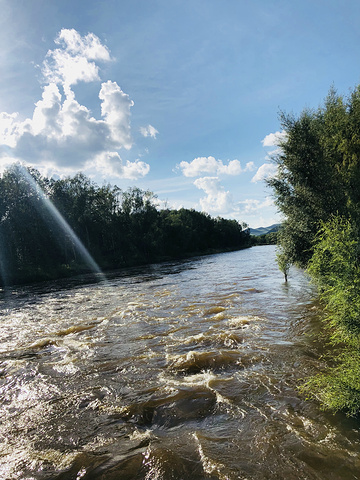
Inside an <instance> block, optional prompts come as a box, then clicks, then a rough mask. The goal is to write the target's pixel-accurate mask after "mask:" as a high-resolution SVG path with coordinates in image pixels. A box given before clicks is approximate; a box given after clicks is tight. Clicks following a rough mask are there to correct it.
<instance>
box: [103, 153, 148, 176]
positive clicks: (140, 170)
mask: <svg viewBox="0 0 360 480" xmlns="http://www.w3.org/2000/svg"><path fill="white" fill-rule="evenodd" d="M94 164H95V167H96V169H97V170H98V171H100V172H101V173H102V174H103V175H111V176H114V177H120V178H127V179H130V180H136V179H137V178H141V177H145V175H147V174H148V173H149V171H150V166H149V165H148V164H147V163H145V162H141V161H140V160H136V161H135V162H129V161H128V160H126V162H124V161H123V160H122V158H121V157H120V155H119V154H118V153H117V152H106V153H102V154H100V155H98V157H97V158H96V159H95V161H94Z"/></svg>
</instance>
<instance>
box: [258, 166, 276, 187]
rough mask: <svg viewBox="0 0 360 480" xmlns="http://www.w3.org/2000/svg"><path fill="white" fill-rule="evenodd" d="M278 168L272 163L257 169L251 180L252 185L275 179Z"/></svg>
mask: <svg viewBox="0 0 360 480" xmlns="http://www.w3.org/2000/svg"><path fill="white" fill-rule="evenodd" d="M277 170H278V167H277V165H275V164H274V163H264V164H262V165H261V167H259V168H258V170H257V172H256V173H255V175H254V176H253V178H252V179H251V181H252V182H253V183H256V182H261V181H262V180H265V179H267V178H272V177H275V176H276V174H277Z"/></svg>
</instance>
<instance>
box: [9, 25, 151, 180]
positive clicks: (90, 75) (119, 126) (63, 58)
mask: <svg viewBox="0 0 360 480" xmlns="http://www.w3.org/2000/svg"><path fill="white" fill-rule="evenodd" d="M55 42H56V43H57V44H58V45H59V46H60V48H57V49H55V50H53V51H51V50H50V51H49V52H48V54H47V57H46V59H45V61H44V64H43V74H44V78H45V79H46V80H47V82H48V83H47V84H46V85H45V86H44V88H43V93H42V98H41V99H40V100H39V101H38V102H36V103H35V108H34V111H33V115H32V118H27V119H26V120H23V121H21V120H20V119H19V115H18V114H17V113H12V114H9V113H6V112H2V113H0V158H4V157H6V158H7V159H8V158H9V157H12V158H13V159H14V160H21V161H25V162H27V163H30V164H31V165H34V166H35V167H37V168H40V169H42V168H43V169H46V168H52V169H54V170H57V171H59V172H60V171H61V170H64V171H69V169H72V170H73V171H74V170H75V171H76V170H79V169H86V168H87V167H88V166H89V165H97V166H98V168H99V169H100V170H101V171H102V172H103V171H104V168H103V167H102V165H103V163H102V162H99V161H98V159H99V158H106V159H107V161H106V162H105V165H106V169H107V170H108V171H111V172H113V173H114V175H115V174H116V175H117V176H123V177H124V178H132V179H135V178H139V177H142V176H144V175H146V174H147V173H148V171H149V168H150V167H149V165H147V164H146V163H144V162H139V161H135V162H129V161H126V162H123V161H122V160H121V159H120V155H119V154H118V153H117V151H118V150H120V149H123V148H124V149H127V150H129V149H130V148H131V146H132V137H131V125H130V117H131V107H132V106H133V105H134V103H133V101H132V100H131V99H130V98H129V96H128V95H127V94H126V93H124V92H123V91H122V90H121V88H120V87H119V85H118V84H117V83H116V82H112V81H110V80H109V81H107V82H103V83H102V84H101V88H100V92H99V99H100V103H101V105H100V106H101V118H100V119H96V118H94V117H93V116H92V114H91V112H90V110H89V109H88V108H87V107H86V106H84V105H81V104H80V103H79V102H78V101H77V100H76V98H75V93H74V92H73V91H72V89H71V85H74V84H75V83H78V82H80V81H84V82H89V81H94V80H99V68H98V66H97V65H96V63H95V60H96V61H98V60H101V61H109V60H110V54H109V51H108V49H107V48H106V47H105V46H104V45H102V44H101V42H100V40H99V39H98V37H96V36H95V35H94V34H91V33H90V34H88V35H86V36H84V37H82V36H81V35H80V34H79V33H78V32H76V31H75V30H66V29H64V30H61V32H60V34H59V36H58V37H57V39H56V40H55ZM114 152H115V153H114ZM111 161H113V162H114V165H113V168H111V166H110V163H109V162H111Z"/></svg>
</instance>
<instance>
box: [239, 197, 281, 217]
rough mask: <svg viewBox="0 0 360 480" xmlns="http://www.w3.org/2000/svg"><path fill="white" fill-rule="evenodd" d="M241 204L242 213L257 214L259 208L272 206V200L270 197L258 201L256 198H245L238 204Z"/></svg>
mask: <svg viewBox="0 0 360 480" xmlns="http://www.w3.org/2000/svg"><path fill="white" fill-rule="evenodd" d="M239 205H240V206H241V210H242V213H244V214H246V215H249V214H258V213H259V212H260V211H261V210H263V209H265V208H267V207H272V206H273V205H274V201H273V199H272V198H271V197H266V198H265V199H264V200H262V201H260V200H257V199H246V200H244V201H242V202H240V204H239Z"/></svg>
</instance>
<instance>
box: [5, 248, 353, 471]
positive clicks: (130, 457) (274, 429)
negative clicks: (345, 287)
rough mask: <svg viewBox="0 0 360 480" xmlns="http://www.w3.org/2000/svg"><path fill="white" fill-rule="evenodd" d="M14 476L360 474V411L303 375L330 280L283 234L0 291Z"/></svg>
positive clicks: (312, 362) (313, 357) (310, 367)
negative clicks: (341, 407) (290, 258)
mask: <svg viewBox="0 0 360 480" xmlns="http://www.w3.org/2000/svg"><path fill="white" fill-rule="evenodd" d="M0 309H1V310H0V313H1V317H2V319H1V324H0V338H1V343H0V387H1V396H0V402H1V403H0V409H1V417H0V419H1V420H0V422H1V424H0V437H1V442H0V478H1V479H3V480H10V479H16V480H17V479H27V480H30V479H36V480H45V479H46V480H50V479H51V480H55V479H56V480H80V479H84V480H89V479H91V480H93V479H100V480H115V479H116V480H125V479H129V480H130V479H131V480H155V479H156V480H170V479H174V480H175V479H176V480H179V479H185V480H186V479H189V480H200V479H204V480H205V479H207V480H209V479H210V480H211V479H221V480H225V479H228V480H233V479H243V480H265V479H274V480H275V479H276V480H279V479H280V480H281V479H286V480H292V479H294V480H302V479H334V480H335V479H336V480H339V479H340V480H341V479H358V478H360V457H359V452H360V442H359V423H357V422H356V421H355V420H351V419H348V418H346V417H345V416H344V415H340V414H338V415H332V414H329V413H324V412H322V411H321V410H320V409H319V406H318V405H317V404H316V403H315V402H313V401H307V400H306V399H304V398H302V396H301V395H300V394H299V392H298V389H297V386H298V385H299V384H300V383H301V381H302V379H303V378H306V377H307V375H309V373H310V372H315V371H317V370H318V369H319V368H321V366H322V365H321V360H320V359H319V356H320V354H321V345H319V344H318V341H317V340H316V337H315V336H314V333H316V331H317V330H318V329H319V323H320V321H319V315H320V312H319V307H318V304H317V302H316V294H315V291H314V289H313V288H312V287H311V285H310V284H309V281H308V279H307V278H306V276H305V275H304V274H303V272H301V271H299V270H296V269H293V270H291V272H290V276H289V281H288V283H287V284H285V283H284V280H283V276H282V274H281V273H280V272H279V271H278V269H277V266H276V261H275V248H274V247H273V246H264V247H254V248H251V249H248V250H242V251H238V252H231V253H225V254H220V255H212V256H206V257H198V258H194V259H190V260H186V261H182V262H171V263H163V264H157V265H151V266H147V267H142V268H133V269H129V270H122V271H118V272H114V273H112V274H111V275H108V276H107V281H106V282H103V281H101V282H95V281H93V279H91V278H90V277H82V278H77V279H72V280H71V281H69V280H68V281H67V282H54V283H46V284H39V285H36V286H30V287H19V288H13V289H11V290H8V291H6V292H2V293H1V294H0Z"/></svg>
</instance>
